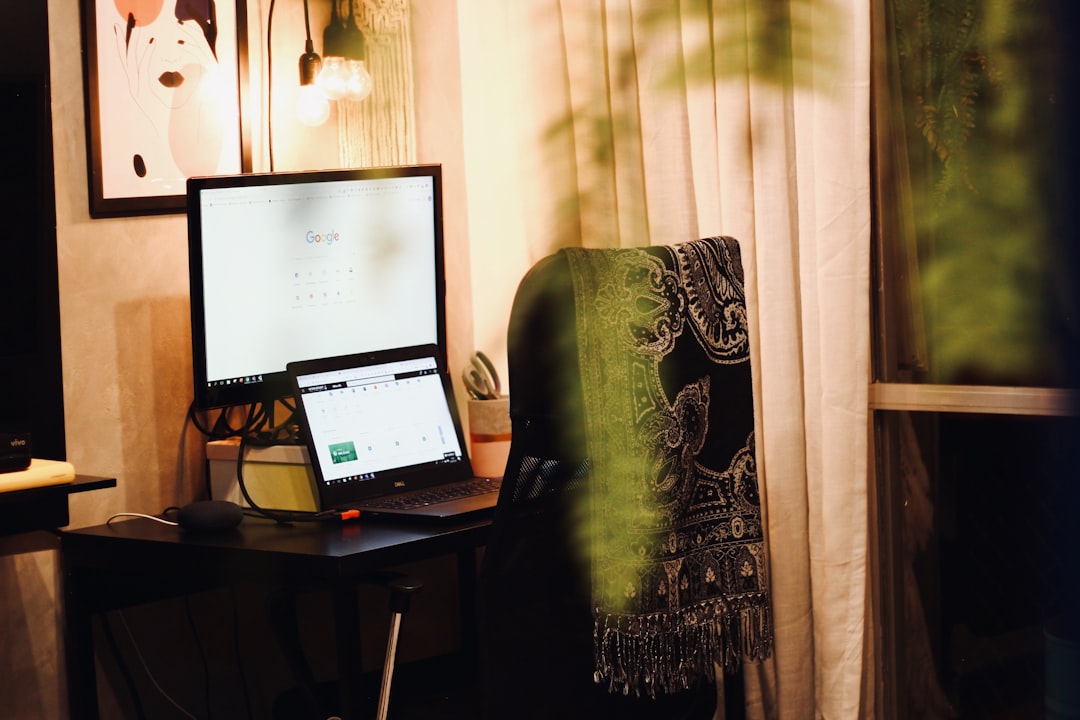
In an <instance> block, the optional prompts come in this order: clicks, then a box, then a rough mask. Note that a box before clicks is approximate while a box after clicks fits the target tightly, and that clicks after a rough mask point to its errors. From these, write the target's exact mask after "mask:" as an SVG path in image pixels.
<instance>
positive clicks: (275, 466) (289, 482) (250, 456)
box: [206, 439, 318, 510]
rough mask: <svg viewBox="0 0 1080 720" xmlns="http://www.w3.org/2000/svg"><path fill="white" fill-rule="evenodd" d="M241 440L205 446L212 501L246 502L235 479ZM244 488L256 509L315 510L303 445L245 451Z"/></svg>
mask: <svg viewBox="0 0 1080 720" xmlns="http://www.w3.org/2000/svg"><path fill="white" fill-rule="evenodd" d="M239 450H240V440H239V439H235V440H212V441H210V442H208V443H206V464H207V466H208V468H209V473H210V493H211V497H212V498H213V499H214V500H231V501H232V502H234V503H237V504H238V505H241V506H243V507H249V504H248V502H247V501H246V500H245V499H244V496H243V494H242V493H241V492H240V484H239V482H237V478H236V455H237V453H238V452H239ZM242 472H243V474H244V486H245V487H246V488H247V491H248V495H250V496H251V499H252V501H254V502H255V504H256V505H258V506H259V507H263V508H269V509H274V510H317V509H318V501H317V500H316V496H315V475H314V473H312V470H311V463H310V462H308V453H307V448H306V447H304V446H303V445H272V446H269V447H257V446H252V445H248V446H247V447H246V448H245V449H244V465H243V468H242Z"/></svg>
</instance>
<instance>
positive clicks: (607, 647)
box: [593, 593, 773, 697]
mask: <svg viewBox="0 0 1080 720" xmlns="http://www.w3.org/2000/svg"><path fill="white" fill-rule="evenodd" d="M733 601H734V602H733ZM736 603H737V607H733V605H734V604H736ZM593 631H594V641H595V642H594V647H595V649H596V668H597V670H596V674H595V678H594V679H595V680H596V682H597V683H606V684H607V687H608V691H609V692H621V693H622V694H624V695H630V694H634V695H635V696H640V695H641V694H643V693H644V694H647V695H649V696H650V697H655V696H656V695H657V694H669V693H675V692H680V691H683V690H687V689H689V688H690V687H692V686H694V685H697V684H699V683H700V682H702V681H709V682H711V681H712V680H713V679H714V678H715V668H716V666H720V667H721V668H722V669H723V670H724V671H732V670H736V669H738V668H739V667H740V666H741V665H742V663H743V662H744V661H746V662H760V661H762V660H765V659H767V658H768V657H769V655H770V654H771V652H772V637H773V628H772V619H771V613H770V609H769V598H768V594H767V593H757V594H754V595H747V596H742V597H740V598H728V599H727V601H726V602H725V601H724V600H711V601H708V602H705V603H702V604H699V605H696V606H693V607H690V608H686V609H684V610H681V611H679V612H678V613H674V614H672V613H656V614H652V615H611V614H601V613H597V614H596V617H595V620H594V627H593Z"/></svg>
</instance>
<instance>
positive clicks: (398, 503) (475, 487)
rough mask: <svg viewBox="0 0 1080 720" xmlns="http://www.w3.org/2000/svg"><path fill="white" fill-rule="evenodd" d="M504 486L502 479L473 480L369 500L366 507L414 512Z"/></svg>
mask: <svg viewBox="0 0 1080 720" xmlns="http://www.w3.org/2000/svg"><path fill="white" fill-rule="evenodd" d="M501 484H502V480H501V478H473V479H471V480H465V481H463V482H459V483H454V484H452V485H441V486H439V487H433V488H424V489H423V490H414V491H412V492H407V493H401V494H400V495H388V496H387V497H384V498H376V499H374V500H369V501H367V502H366V503H364V504H365V505H367V506H368V507H372V508H384V509H386V510H412V509H414V508H419V507H425V506H427V505H436V504H438V503H442V502H447V501H449V500H457V499H458V498H463V497H473V496H475V495H483V494H485V493H489V492H497V491H498V490H499V486H500V485H501Z"/></svg>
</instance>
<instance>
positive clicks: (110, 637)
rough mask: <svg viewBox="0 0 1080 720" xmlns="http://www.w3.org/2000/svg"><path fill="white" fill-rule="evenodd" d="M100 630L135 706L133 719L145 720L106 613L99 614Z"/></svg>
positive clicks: (132, 681) (133, 681) (140, 702)
mask: <svg viewBox="0 0 1080 720" xmlns="http://www.w3.org/2000/svg"><path fill="white" fill-rule="evenodd" d="M101 629H102V631H103V633H104V635H105V643H106V644H107V645H108V646H109V649H110V650H111V651H112V654H113V657H114V658H115V659H116V667H117V669H118V670H119V672H120V676H121V677H122V678H123V680H124V684H125V685H127V688H128V693H130V695H131V702H132V704H133V705H134V706H135V717H137V718H138V719H139V720H146V710H144V709H143V706H142V701H141V700H140V699H139V691H138V689H137V688H136V687H135V678H133V677H132V676H131V671H130V670H128V666H127V663H125V662H124V656H123V654H122V653H121V652H120V644H119V643H117V642H116V635H115V634H114V633H113V629H112V624H110V623H109V614H108V613H102V614H101Z"/></svg>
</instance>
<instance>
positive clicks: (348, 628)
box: [333, 582, 364, 720]
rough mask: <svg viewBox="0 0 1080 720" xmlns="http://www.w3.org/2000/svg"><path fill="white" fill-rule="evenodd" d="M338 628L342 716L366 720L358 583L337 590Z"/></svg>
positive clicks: (336, 622) (339, 690) (344, 583)
mask: <svg viewBox="0 0 1080 720" xmlns="http://www.w3.org/2000/svg"><path fill="white" fill-rule="evenodd" d="M333 595H334V627H335V633H336V636H337V637H336V639H337V642H336V644H337V666H338V668H337V669H338V712H339V714H340V715H341V718H342V720H354V719H356V720H358V719H359V718H361V717H363V704H364V703H363V698H364V693H363V692H362V690H363V688H362V687H361V675H362V672H363V653H362V652H361V646H360V598H359V595H358V591H357V587H356V583H355V582H340V583H338V584H337V585H336V586H335V587H334V591H333Z"/></svg>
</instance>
